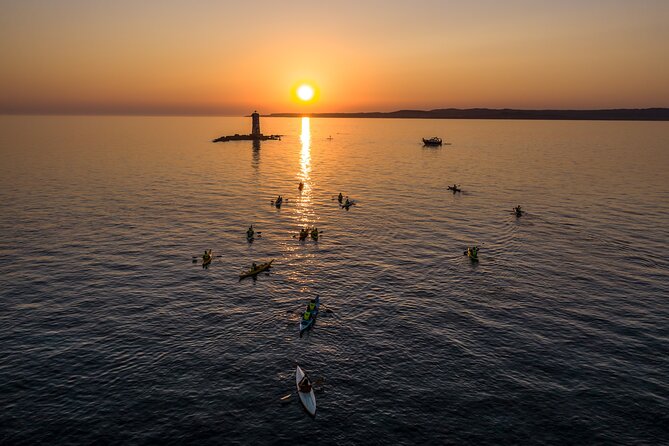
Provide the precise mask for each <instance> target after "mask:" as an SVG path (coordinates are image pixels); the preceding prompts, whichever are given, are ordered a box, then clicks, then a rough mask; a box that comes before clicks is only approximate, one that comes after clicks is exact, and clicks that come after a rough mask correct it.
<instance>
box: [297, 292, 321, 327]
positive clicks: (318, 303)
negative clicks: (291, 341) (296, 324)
mask: <svg viewBox="0 0 669 446" xmlns="http://www.w3.org/2000/svg"><path fill="white" fill-rule="evenodd" d="M314 300H315V301H316V307H315V308H314V309H313V311H312V312H311V319H309V320H308V321H305V320H304V313H302V317H301V318H300V335H302V332H303V331H304V330H306V329H308V328H309V327H311V326H312V325H314V322H316V318H317V317H318V308H320V306H321V298H320V297H319V296H316V299H314Z"/></svg>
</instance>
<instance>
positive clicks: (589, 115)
mask: <svg viewBox="0 0 669 446" xmlns="http://www.w3.org/2000/svg"><path fill="white" fill-rule="evenodd" d="M266 116H270V117H281V118H283V117H299V116H306V115H305V114H302V113H272V114H269V115H266ZM308 116H312V117H315V118H405V119H406V118H411V119H551V120H552V119H558V120H592V121H595V120H603V121H669V108H619V109H608V110H515V109H511V108H502V109H492V108H466V109H460V108H439V109H436V110H398V111H394V112H362V113H309V114H308Z"/></svg>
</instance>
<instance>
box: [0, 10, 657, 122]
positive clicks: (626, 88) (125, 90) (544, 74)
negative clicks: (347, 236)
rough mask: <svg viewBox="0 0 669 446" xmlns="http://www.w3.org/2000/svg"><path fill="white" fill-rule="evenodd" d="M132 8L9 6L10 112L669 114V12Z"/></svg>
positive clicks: (5, 14) (6, 107)
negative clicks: (302, 90) (304, 88)
mask: <svg viewBox="0 0 669 446" xmlns="http://www.w3.org/2000/svg"><path fill="white" fill-rule="evenodd" d="M138 3H139V2H130V1H127V0H118V1H116V2H105V1H100V0H88V1H84V0H61V1H58V2H52V1H46V0H45V1H34V0H24V1H14V0H9V1H4V2H3V3H2V6H0V60H2V69H1V70H0V112H4V113H13V112H27V113H42V112H47V113H59V112H61V113H149V114H152V113H159V114H160V113H168V114H241V113H248V112H249V111H251V110H252V109H258V110H260V111H262V112H263V113H271V112H291V111H296V112H302V111H311V112H319V111H322V112H326V111H328V112H335V111H375V110H380V111H390V110H397V109H402V108H419V109H431V108H441V107H498V108H501V107H511V108H615V107H667V106H669V46H668V42H669V25H667V23H669V1H663V0H655V1H650V0H641V1H618V0H598V1H593V0H590V1H587V0H586V1H572V0H570V1H563V2H559V3H560V4H559V5H552V4H551V3H558V2H540V1H526V0H523V1H513V0H509V1H505V2H498V1H492V0H486V1H482V0H481V1H469V2H465V1H447V0H431V1H428V0H413V1H404V0H398V1H370V0H367V1H365V0H358V1H348V0H343V1H338V2H329V3H325V2H307V1H290V0H285V1H283V2H275V1H270V0H256V1H253V2H230V1H221V0H219V1H191V2H186V1H174V0H166V1H162V2H157V1H155V2H154V1H151V2H143V3H146V4H141V5H140V4H138ZM301 80H309V81H312V82H313V83H314V84H315V85H316V86H317V87H318V90H319V93H320V94H319V98H318V101H316V102H315V103H314V104H310V105H304V104H298V103H296V102H295V101H294V100H293V99H292V97H291V88H293V87H294V86H295V85H296V83H297V82H298V81H301Z"/></svg>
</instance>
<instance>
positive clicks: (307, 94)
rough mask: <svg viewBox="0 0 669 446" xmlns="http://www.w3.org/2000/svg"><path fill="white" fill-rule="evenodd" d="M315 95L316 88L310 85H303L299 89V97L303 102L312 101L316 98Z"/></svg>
mask: <svg viewBox="0 0 669 446" xmlns="http://www.w3.org/2000/svg"><path fill="white" fill-rule="evenodd" d="M314 94H315V91H314V87H312V86H311V85H309V84H302V85H300V86H299V87H297V97H298V98H300V100H301V101H304V102H308V101H311V100H312V99H313V98H314Z"/></svg>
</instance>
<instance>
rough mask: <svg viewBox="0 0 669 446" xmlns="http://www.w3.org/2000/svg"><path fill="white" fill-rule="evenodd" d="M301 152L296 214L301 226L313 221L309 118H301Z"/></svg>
mask: <svg viewBox="0 0 669 446" xmlns="http://www.w3.org/2000/svg"><path fill="white" fill-rule="evenodd" d="M300 142H301V143H302V150H301V152H300V172H299V173H298V179H299V181H301V182H302V183H303V184H304V188H303V189H302V192H301V193H300V208H299V209H298V214H299V216H300V218H299V220H300V222H301V223H302V224H308V223H309V222H310V221H311V220H313V216H312V215H311V214H313V209H312V208H311V121H310V119H309V117H306V116H305V117H303V118H302V132H301V133H300Z"/></svg>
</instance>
